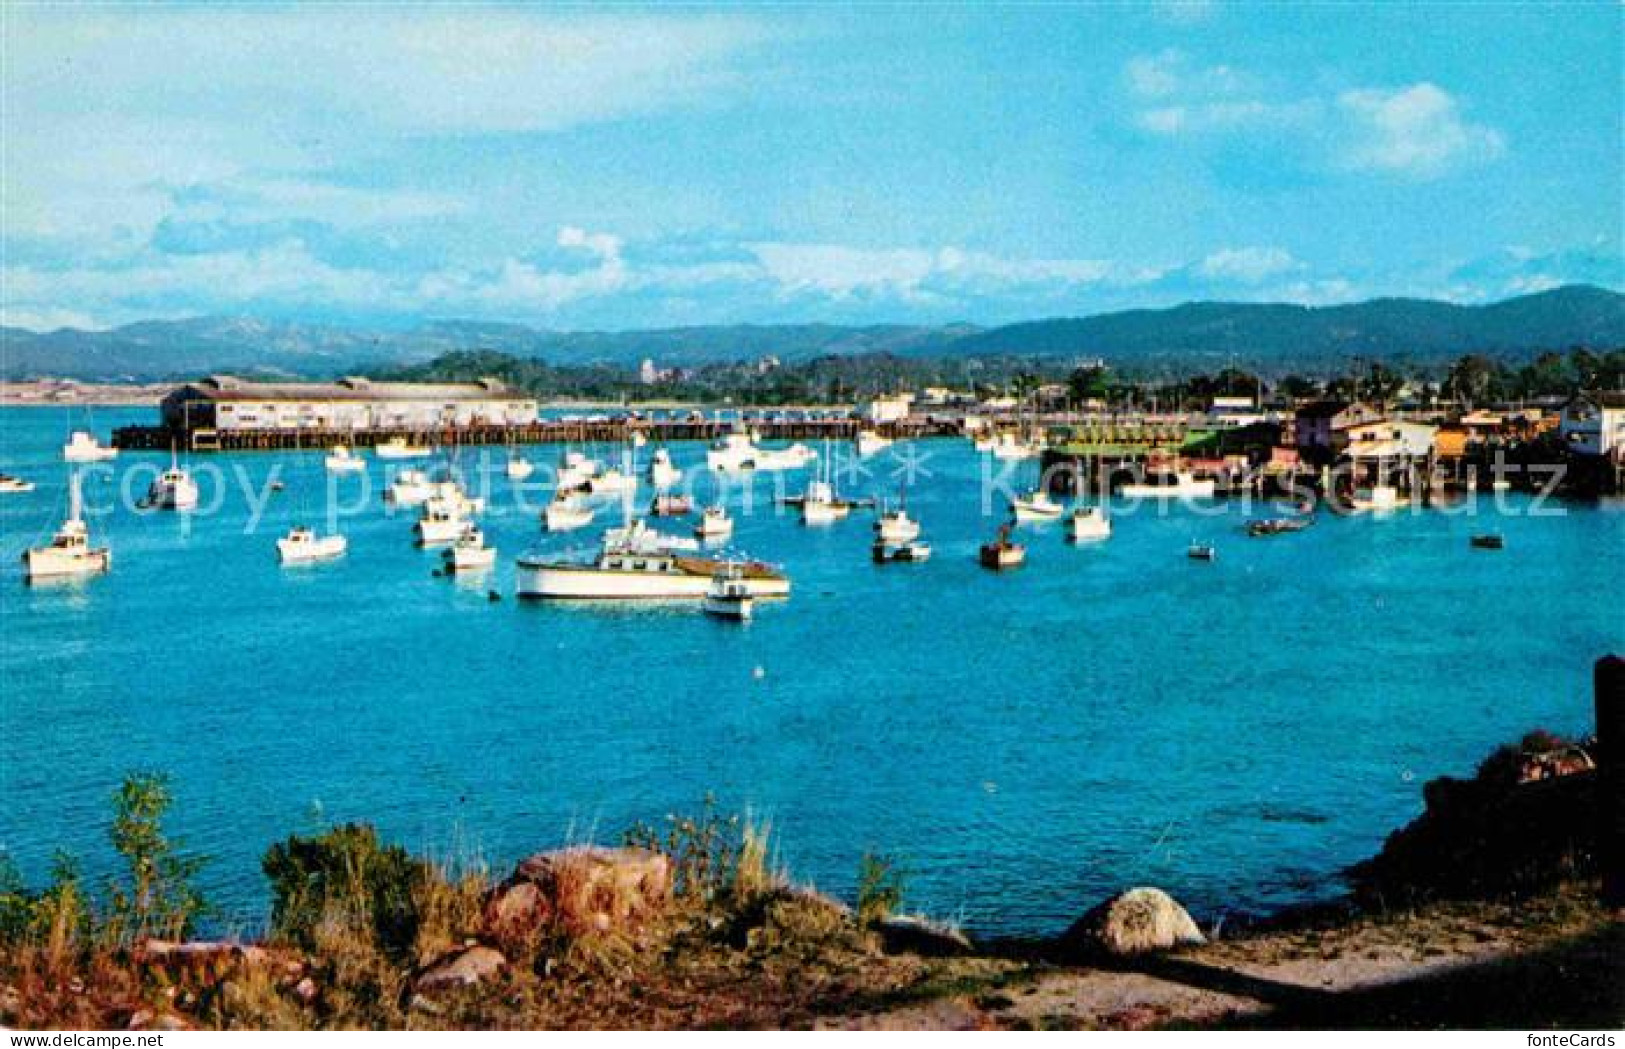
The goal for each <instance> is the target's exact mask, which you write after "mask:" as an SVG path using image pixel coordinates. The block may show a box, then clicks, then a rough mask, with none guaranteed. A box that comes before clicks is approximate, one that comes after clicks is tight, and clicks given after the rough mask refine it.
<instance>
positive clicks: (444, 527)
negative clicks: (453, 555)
mask: <svg viewBox="0 0 1625 1049" xmlns="http://www.w3.org/2000/svg"><path fill="white" fill-rule="evenodd" d="M467 525H468V518H467V517H465V516H464V515H463V513H462V512H461V510H459V509H458V507H457V506H456V505H454V504H452V503H449V502H447V501H446V500H444V499H438V498H437V499H430V500H429V501H428V502H426V503H424V504H423V511H422V513H421V514H420V515H419V516H418V520H417V523H416V524H415V525H413V526H412V530H413V531H414V532H415V533H416V534H417V537H418V545H419V546H443V545H445V544H446V543H451V542H456V540H457V537H458V536H460V535H462V534H463V529H464V528H465V527H466V526H467Z"/></svg>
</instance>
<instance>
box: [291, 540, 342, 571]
mask: <svg viewBox="0 0 1625 1049" xmlns="http://www.w3.org/2000/svg"><path fill="white" fill-rule="evenodd" d="M349 548H350V544H349V543H348V542H347V541H346V540H345V538H344V537H343V536H341V535H330V536H326V537H325V538H322V539H318V540H316V541H315V542H313V543H290V542H288V541H287V540H286V539H278V540H277V543H276V551H277V557H278V558H280V559H281V561H282V563H283V564H285V565H305V564H313V563H315V562H317V561H331V560H333V559H334V558H335V557H343V556H344V553H345V551H346V550H348V549H349Z"/></svg>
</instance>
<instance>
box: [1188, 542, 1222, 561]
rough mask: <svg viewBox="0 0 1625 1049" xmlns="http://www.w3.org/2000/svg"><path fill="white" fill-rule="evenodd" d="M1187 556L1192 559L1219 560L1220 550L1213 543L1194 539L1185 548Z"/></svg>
mask: <svg viewBox="0 0 1625 1049" xmlns="http://www.w3.org/2000/svg"><path fill="white" fill-rule="evenodd" d="M1185 556H1186V557H1188V558H1190V559H1191V560H1192V561H1217V560H1218V559H1219V551H1218V550H1217V549H1216V548H1215V547H1214V546H1213V544H1212V543H1198V542H1195V541H1194V540H1193V541H1192V542H1191V545H1190V546H1188V547H1186V548H1185Z"/></svg>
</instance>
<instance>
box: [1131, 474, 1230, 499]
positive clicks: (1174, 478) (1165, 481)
mask: <svg viewBox="0 0 1625 1049" xmlns="http://www.w3.org/2000/svg"><path fill="white" fill-rule="evenodd" d="M1216 487H1217V486H1216V485H1215V483H1214V481H1213V479H1212V478H1204V479H1198V478H1197V477H1196V476H1195V475H1193V474H1192V473H1191V472H1190V471H1189V470H1172V471H1162V472H1159V473H1152V474H1147V475H1146V478H1145V480H1143V481H1135V482H1132V483H1130V484H1125V485H1124V486H1123V487H1122V489H1121V492H1122V494H1123V495H1124V496H1125V497H1126V498H1129V499H1211V498H1213V493H1214V491H1215V490H1216Z"/></svg>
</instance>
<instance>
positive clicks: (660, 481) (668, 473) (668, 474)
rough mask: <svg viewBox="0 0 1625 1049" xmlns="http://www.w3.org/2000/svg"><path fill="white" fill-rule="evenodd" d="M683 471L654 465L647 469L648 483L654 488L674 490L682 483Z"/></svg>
mask: <svg viewBox="0 0 1625 1049" xmlns="http://www.w3.org/2000/svg"><path fill="white" fill-rule="evenodd" d="M682 480H683V471H681V470H679V469H677V467H675V466H660V465H658V464H657V465H655V466H651V467H649V483H650V484H652V485H654V486H655V487H656V488H675V487H677V485H679V484H680V483H682Z"/></svg>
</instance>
